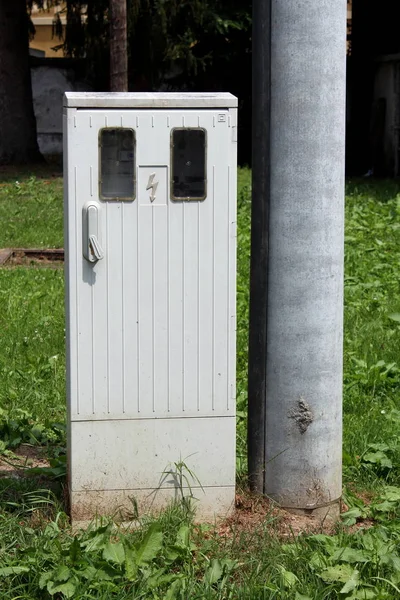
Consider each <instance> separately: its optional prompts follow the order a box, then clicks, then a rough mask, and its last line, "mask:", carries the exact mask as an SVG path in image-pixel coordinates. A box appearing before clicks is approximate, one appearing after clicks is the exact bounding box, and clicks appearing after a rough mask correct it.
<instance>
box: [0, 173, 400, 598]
mask: <svg viewBox="0 0 400 600" xmlns="http://www.w3.org/2000/svg"><path fill="white" fill-rule="evenodd" d="M41 174H42V176H43V177H44V178H43V179H34V178H32V173H30V172H29V170H28V171H27V172H26V173H24V174H23V176H21V175H20V174H19V175H18V177H19V179H18V177H17V174H16V173H13V174H12V175H11V176H10V175H7V174H5V173H3V174H2V173H1V172H0V180H1V181H2V183H1V184H0V218H1V220H2V229H1V232H0V236H2V240H1V243H0V247H10V246H31V247H33V246H35V247H37V246H62V211H61V205H62V200H61V194H62V192H61V190H62V187H61V180H60V179H59V178H52V177H49V174H48V173H46V172H45V171H43V172H42V173H41ZM15 181H19V184H16V183H15ZM48 182H49V183H48ZM249 252H250V172H249V171H248V170H245V169H242V170H240V171H239V194H238V293H237V299H238V309H237V314H238V332H237V333H238V353H237V366H238V378H237V388H238V415H239V416H238V471H239V474H241V475H243V474H244V473H245V468H246V403H247V385H246V379H247V337H248V326H247V323H248V300H249V290H248V276H249ZM399 267H400V187H399V186H398V185H397V184H396V183H393V182H378V183H374V182H373V183H370V182H365V181H355V182H349V183H348V185H347V196H346V264H345V270H346V279H345V362H344V476H345V484H346V488H345V499H346V503H347V504H348V506H349V508H350V510H349V511H348V512H347V513H346V514H345V515H344V517H343V525H342V527H339V528H338V530H337V532H336V534H335V535H331V536H328V535H322V534H319V535H304V536H300V537H294V536H291V535H290V533H289V536H288V537H287V539H286V540H285V541H284V542H283V541H282V537H281V536H280V535H279V531H280V526H279V519H280V517H277V515H276V513H275V512H271V513H268V512H267V513H266V514H265V518H264V519H263V520H262V521H259V522H258V524H257V525H256V526H253V527H251V528H250V529H249V530H246V528H243V527H239V526H235V525H233V526H232V530H231V531H230V532H229V535H227V536H221V535H220V533H219V532H218V530H216V529H214V527H213V526H212V525H208V526H201V527H199V526H195V525H193V521H192V518H191V513H190V511H188V510H187V507H185V506H175V507H171V508H170V509H169V510H168V511H166V512H165V513H163V514H162V515H161V516H160V517H159V518H158V519H153V520H152V519H146V518H142V519H141V523H142V527H140V528H136V529H133V530H132V531H131V532H128V533H126V532H122V531H121V532H120V531H118V530H117V529H115V526H112V524H111V523H108V522H104V523H103V524H102V526H100V527H93V528H91V529H90V530H89V531H88V532H84V533H80V534H79V535H78V536H73V535H72V533H71V531H70V529H69V525H68V519H67V517H66V515H65V513H64V511H65V505H64V502H63V498H64V495H63V489H62V485H63V479H62V478H61V479H60V478H59V477H56V478H55V479H54V477H53V478H49V477H48V478H43V472H42V473H40V472H39V473H38V474H37V477H39V478H38V479H37V478H34V477H32V478H26V477H21V478H20V479H7V478H2V479H0V596H1V598H2V599H3V598H4V600H11V599H15V600H16V599H17V598H21V599H22V598H23V599H24V600H25V599H30V598H32V599H37V598H39V599H40V598H43V599H45V598H54V599H55V600H59V599H61V598H66V597H71V598H77V599H81V598H82V599H83V598H85V599H86V598H87V599H89V598H93V599H96V600H97V599H104V600H105V599H111V598H112V599H117V600H118V599H120V600H122V599H125V598H153V599H164V598H166V599H168V598H170V599H172V598H179V599H181V600H184V599H185V600H186V599H188V598H190V599H195V598H198V599H200V598H206V599H208V598H210V599H221V600H222V599H228V598H231V599H249V600H250V599H251V600H253V599H256V600H258V599H262V598H265V599H268V600H270V599H271V600H272V599H282V600H285V599H287V600H320V599H321V600H323V599H326V600H328V599H331V598H333V599H334V598H343V600H348V599H368V598H374V599H377V600H384V599H388V600H389V599H394V598H396V597H400V555H399V551H398V548H399V544H400V524H399V523H400V487H399V486H400V482H399V476H400V444H399V431H400V361H399V337H400V278H399V274H398V273H399V270H400V269H399ZM0 332H1V333H0V436H1V437H0V452H3V454H5V455H6V456H10V453H11V452H12V450H13V449H14V448H15V447H16V446H17V445H18V443H19V442H20V441H22V442H25V443H30V444H42V445H45V446H46V445H47V446H48V450H47V451H48V452H51V455H52V456H53V457H54V464H53V466H54V468H53V470H52V474H53V476H56V475H59V474H60V472H61V473H62V472H63V463H62V460H61V459H62V452H63V445H64V444H65V438H64V431H63V427H62V425H58V424H57V423H58V422H59V421H61V423H62V422H64V420H65V400H64V399H65V363H64V361H65V358H64V308H63V273H62V271H61V270H59V269H44V268H43V269H35V268H27V267H18V268H12V269H11V268H5V269H0ZM59 453H61V457H58V454H59ZM49 487H50V488H51V490H50V491H49V490H48V489H46V488H49ZM360 492H364V495H365V492H368V493H369V494H370V495H371V501H370V502H368V503H366V502H364V501H363V500H362V499H361V498H360ZM363 497H364V496H363ZM365 519H368V520H369V521H368V522H369V524H371V525H372V527H371V528H369V529H365V528H362V527H361V528H360V529H358V530H356V531H355V532H352V530H349V529H348V526H352V525H354V524H355V523H356V522H357V521H359V522H361V523H363V522H364V520H365Z"/></svg>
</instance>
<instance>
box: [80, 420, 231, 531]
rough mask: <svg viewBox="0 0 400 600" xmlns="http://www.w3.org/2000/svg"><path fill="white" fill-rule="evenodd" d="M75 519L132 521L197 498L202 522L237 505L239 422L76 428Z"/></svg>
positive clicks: (133, 423)
mask: <svg viewBox="0 0 400 600" xmlns="http://www.w3.org/2000/svg"><path fill="white" fill-rule="evenodd" d="M69 433H70V440H69V486H70V506H71V519H72V522H73V524H74V526H75V525H76V522H82V521H83V522H85V521H86V522H87V521H90V520H91V519H93V518H95V517H98V516H111V517H113V518H115V519H117V520H119V521H127V520H130V519H132V518H134V517H135V516H137V514H139V516H143V514H149V513H157V512H159V511H160V510H162V509H163V508H165V507H166V506H167V505H168V504H170V503H171V502H174V501H175V502H176V501H179V500H181V499H182V495H183V496H184V497H185V498H193V502H192V504H193V508H194V510H195V516H196V520H198V521H210V520H211V521H212V520H214V519H215V518H218V517H226V516H227V515H228V514H229V512H230V511H231V510H232V508H233V506H234V499H235V417H203V418H183V419H176V418H171V419H137V420H125V421H116V420H113V421H75V422H72V423H70V432H69Z"/></svg>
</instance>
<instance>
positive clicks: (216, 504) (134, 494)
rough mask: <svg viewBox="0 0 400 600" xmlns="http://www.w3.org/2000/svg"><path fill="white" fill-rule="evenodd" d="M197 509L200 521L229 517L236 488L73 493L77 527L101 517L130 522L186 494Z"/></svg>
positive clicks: (73, 512)
mask: <svg viewBox="0 0 400 600" xmlns="http://www.w3.org/2000/svg"><path fill="white" fill-rule="evenodd" d="M181 492H183V495H184V497H185V500H189V499H191V500H190V505H191V507H192V508H193V510H194V511H195V518H196V521H214V520H215V519H216V518H223V517H227V516H229V514H230V513H231V512H232V510H233V508H234V499H235V488H234V487H233V486H231V487H215V488H213V487H208V488H203V489H201V488H199V487H196V488H191V489H190V490H189V489H188V488H184V489H183V490H182V491H181V489H178V488H175V489H159V490H151V489H148V490H112V491H99V492H97V491H92V492H72V493H71V520H72V522H73V524H74V526H75V527H77V526H87V524H88V522H89V521H91V520H92V519H93V518H96V517H98V516H108V517H112V518H113V519H114V520H116V521H120V522H128V521H131V520H134V519H136V518H138V517H139V518H140V517H142V516H143V515H144V514H146V515H157V514H158V513H159V512H160V511H161V510H163V509H165V508H167V507H168V506H169V505H170V504H171V503H173V502H174V501H175V502H179V501H180V500H181V499H182V493H181Z"/></svg>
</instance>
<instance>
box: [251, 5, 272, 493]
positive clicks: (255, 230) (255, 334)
mask: <svg viewBox="0 0 400 600" xmlns="http://www.w3.org/2000/svg"><path fill="white" fill-rule="evenodd" d="M252 37H253V94H252V96H253V115H252V119H253V147H252V214H251V265H250V333H249V374H248V471H249V484H250V489H251V490H252V491H254V492H258V493H260V494H262V493H263V491H264V477H265V465H264V460H265V393H266V392H265V390H266V366H267V292H268V222H269V195H270V149H269V143H270V114H271V106H270V100H271V98H270V73H271V71H270V69H271V62H270V54H271V1H270V0H265V1H263V0H254V2H253V33H252Z"/></svg>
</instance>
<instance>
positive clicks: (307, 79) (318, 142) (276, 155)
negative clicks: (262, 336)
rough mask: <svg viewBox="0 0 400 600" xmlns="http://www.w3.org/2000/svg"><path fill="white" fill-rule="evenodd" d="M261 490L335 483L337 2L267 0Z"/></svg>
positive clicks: (341, 38) (324, 487)
mask: <svg viewBox="0 0 400 600" xmlns="http://www.w3.org/2000/svg"><path fill="white" fill-rule="evenodd" d="M271 52H272V54H271V102H272V108H271V204H270V227H269V231H270V240H269V272H268V275H269V296H268V336H267V348H268V358H267V392H266V473H265V493H266V494H268V495H269V496H270V497H272V498H273V499H274V500H276V501H277V502H279V504H280V505H281V506H283V507H285V508H294V509H304V510H315V509H317V508H318V507H323V506H325V505H328V504H329V503H332V502H334V501H336V500H338V499H339V498H340V496H341V493H342V480H341V459H342V343H343V337H342V330H343V236H344V144H345V53H346V0H336V1H335V2H332V0H287V1H286V2H281V0H272V49H271Z"/></svg>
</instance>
